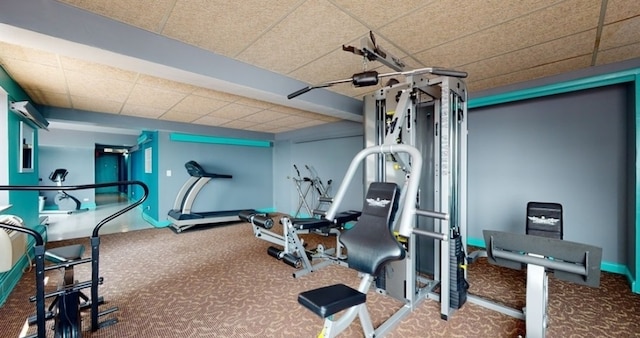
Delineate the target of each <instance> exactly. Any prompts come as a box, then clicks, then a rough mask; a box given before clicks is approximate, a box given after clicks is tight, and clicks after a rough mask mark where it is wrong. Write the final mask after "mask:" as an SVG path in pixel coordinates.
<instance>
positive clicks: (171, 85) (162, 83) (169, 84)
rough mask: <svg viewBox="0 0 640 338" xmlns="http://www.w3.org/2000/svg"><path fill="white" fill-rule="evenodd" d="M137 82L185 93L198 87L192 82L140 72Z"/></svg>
mask: <svg viewBox="0 0 640 338" xmlns="http://www.w3.org/2000/svg"><path fill="white" fill-rule="evenodd" d="M137 83H138V84H141V85H145V86H149V87H154V88H159V89H164V90H170V91H175V92H178V93H185V94H189V93H192V92H193V91H195V90H196V89H197V87H196V86H192V85H190V84H186V83H182V82H177V81H171V80H167V79H162V78H159V77H155V76H151V75H146V74H140V76H139V77H138V81H137Z"/></svg>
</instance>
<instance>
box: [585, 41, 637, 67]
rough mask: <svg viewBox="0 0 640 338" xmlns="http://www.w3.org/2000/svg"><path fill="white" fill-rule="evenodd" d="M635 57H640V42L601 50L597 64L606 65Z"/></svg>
mask: <svg viewBox="0 0 640 338" xmlns="http://www.w3.org/2000/svg"><path fill="white" fill-rule="evenodd" d="M635 58H640V43H634V44H632V45H626V46H623V47H617V48H611V49H607V50H603V51H600V52H598V59H597V60H596V64H597V65H606V64H609V63H614V62H620V61H624V60H629V59H635Z"/></svg>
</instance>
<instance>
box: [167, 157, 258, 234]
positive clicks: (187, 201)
mask: <svg viewBox="0 0 640 338" xmlns="http://www.w3.org/2000/svg"><path fill="white" fill-rule="evenodd" d="M184 166H185V168H187V172H188V173H189V176H190V177H189V179H188V180H187V181H186V182H185V183H184V185H183V186H182V188H180V191H179V192H178V196H176V200H175V202H174V203H173V209H172V210H171V211H169V215H168V216H167V218H168V219H169V221H171V227H172V228H173V229H175V231H176V232H177V233H180V232H182V231H184V230H187V229H189V228H192V227H194V226H197V225H201V224H215V223H223V222H234V221H240V217H238V214H239V213H240V212H241V211H245V210H248V211H252V210H251V209H244V210H227V211H209V212H194V211H192V210H191V207H192V206H193V202H194V201H195V199H196V197H197V196H198V193H200V190H202V188H203V187H204V186H205V185H206V184H207V183H209V181H211V180H212V179H229V178H233V176H231V175H223V174H214V173H208V172H207V171H205V170H204V169H203V168H202V166H200V164H198V162H196V161H189V162H187V163H185V165H184Z"/></svg>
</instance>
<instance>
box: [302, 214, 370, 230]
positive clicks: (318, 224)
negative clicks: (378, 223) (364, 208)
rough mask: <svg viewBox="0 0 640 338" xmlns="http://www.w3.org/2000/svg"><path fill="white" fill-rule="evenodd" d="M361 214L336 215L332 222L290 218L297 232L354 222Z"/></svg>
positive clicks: (317, 219)
mask: <svg viewBox="0 0 640 338" xmlns="http://www.w3.org/2000/svg"><path fill="white" fill-rule="evenodd" d="M360 214H361V212H360V211H355V210H349V211H344V212H341V213H338V214H336V216H335V217H334V221H333V222H332V221H329V220H328V219H324V218H323V219H319V218H292V219H291V224H293V225H294V226H295V227H296V229H298V230H314V229H322V228H329V227H333V226H334V225H335V224H337V225H342V224H345V223H347V222H351V221H355V220H357V219H358V217H360Z"/></svg>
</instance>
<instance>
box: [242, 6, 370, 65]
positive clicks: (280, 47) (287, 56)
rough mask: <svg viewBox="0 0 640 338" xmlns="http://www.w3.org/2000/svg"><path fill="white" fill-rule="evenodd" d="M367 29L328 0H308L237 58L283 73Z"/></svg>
mask: <svg viewBox="0 0 640 338" xmlns="http://www.w3.org/2000/svg"><path fill="white" fill-rule="evenodd" d="M367 31H368V30H367V28H366V27H365V26H363V25H362V24H361V23H359V22H358V21H356V20H355V19H353V18H351V17H350V16H348V15H347V14H345V13H344V12H343V11H341V10H340V9H338V8H337V7H335V6H334V5H332V4H331V3H329V2H328V1H326V0H310V1H306V2H305V3H304V4H302V5H301V6H300V7H298V8H297V9H296V10H295V11H293V12H292V13H291V14H290V15H289V16H287V17H286V18H285V19H284V20H282V21H281V22H279V23H278V24H277V25H276V26H275V27H273V28H272V29H271V30H269V31H268V32H267V33H265V34H264V35H262V36H261V37H260V38H259V39H258V40H257V41H256V42H255V43H253V44H252V45H251V46H249V48H247V49H246V50H244V51H243V52H242V53H240V54H239V55H238V57H237V58H238V59H240V60H242V61H245V62H248V63H250V64H253V65H256V66H259V67H262V68H266V69H269V70H272V71H275V72H279V73H285V74H286V73H289V72H291V71H293V70H295V69H296V68H298V67H301V66H303V65H305V64H307V63H309V62H311V61H313V60H315V59H317V58H319V57H321V56H323V55H324V54H326V53H327V51H331V50H334V49H335V48H337V47H340V46H341V45H342V44H343V43H345V41H351V40H353V39H354V38H356V37H358V36H360V35H362V34H364V33H366V32H367Z"/></svg>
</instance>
